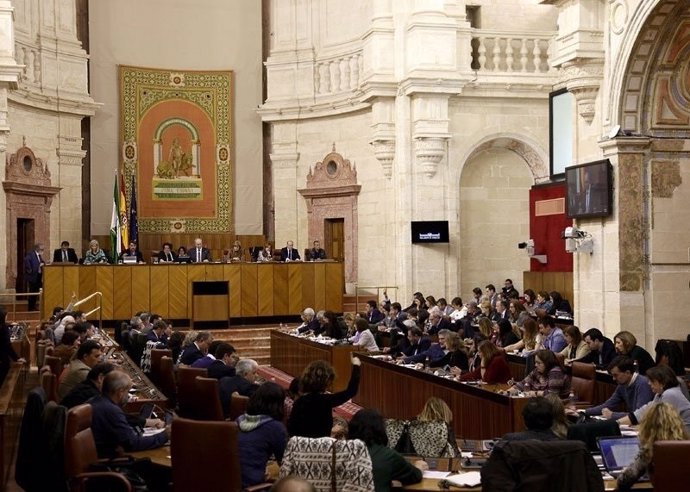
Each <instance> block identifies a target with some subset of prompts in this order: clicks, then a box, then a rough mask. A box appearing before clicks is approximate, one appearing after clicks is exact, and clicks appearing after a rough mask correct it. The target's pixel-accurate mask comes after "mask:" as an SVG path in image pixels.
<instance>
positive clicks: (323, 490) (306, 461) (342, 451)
mask: <svg viewBox="0 0 690 492" xmlns="http://www.w3.org/2000/svg"><path fill="white" fill-rule="evenodd" d="M288 475H296V476H298V477H301V478H304V479H305V480H308V481H309V482H311V483H312V484H313V485H314V487H315V488H316V490H317V491H318V492H330V491H331V490H359V491H362V492H364V491H371V492H374V477H373V472H372V467H371V457H370V456H369V451H368V450H367V447H366V445H365V444H364V443H363V442H362V441H360V440H358V439H355V440H351V441H349V440H345V439H332V438H330V437H319V438H310V437H298V436H295V437H292V438H290V440H289V441H288V444H287V448H286V449H285V454H284V455H283V463H282V464H281V466H280V476H281V478H282V477H286V476H288ZM334 480H335V484H334V483H333V481H334ZM334 485H335V489H333V486H334ZM487 490H488V489H487Z"/></svg>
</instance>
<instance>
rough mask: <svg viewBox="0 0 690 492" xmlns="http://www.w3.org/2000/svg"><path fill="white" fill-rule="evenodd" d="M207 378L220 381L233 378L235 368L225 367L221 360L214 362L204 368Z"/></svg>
mask: <svg viewBox="0 0 690 492" xmlns="http://www.w3.org/2000/svg"><path fill="white" fill-rule="evenodd" d="M206 371H207V372H208V377H210V378H214V379H220V378H224V377H233V376H234V375H235V368H234V367H230V366H226V365H225V363H224V362H223V361H222V360H214V361H213V362H211V365H210V366H208V367H207V368H206Z"/></svg>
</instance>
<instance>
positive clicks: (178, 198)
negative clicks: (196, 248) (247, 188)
mask: <svg viewBox="0 0 690 492" xmlns="http://www.w3.org/2000/svg"><path fill="white" fill-rule="evenodd" d="M120 88H121V89H120V114H121V134H120V139H121V145H122V163H123V172H124V174H125V183H126V186H128V187H129V186H131V181H132V180H131V176H133V175H134V176H136V178H137V179H136V183H137V188H138V189H137V199H138V206H139V209H138V216H139V230H140V231H141V232H152V233H164V232H233V229H234V224H233V219H232V217H233V213H232V204H233V193H232V190H233V181H234V179H233V171H234V163H233V160H232V156H233V152H232V149H233V145H234V142H233V137H232V135H233V126H232V125H233V120H232V100H233V82H232V72H230V71H209V72H191V71H184V72H180V71H171V70H158V69H149V68H139V67H129V66H120ZM130 196H131V190H129V189H128V190H127V198H128V199H129V197H130Z"/></svg>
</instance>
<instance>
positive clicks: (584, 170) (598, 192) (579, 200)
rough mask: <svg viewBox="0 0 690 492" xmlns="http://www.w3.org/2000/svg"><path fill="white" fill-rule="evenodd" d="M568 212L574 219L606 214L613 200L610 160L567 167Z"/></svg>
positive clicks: (610, 210) (610, 211)
mask: <svg viewBox="0 0 690 492" xmlns="http://www.w3.org/2000/svg"><path fill="white" fill-rule="evenodd" d="M565 184H566V203H567V210H566V215H567V216H568V217H570V218H571V219H582V218H587V217H607V216H609V215H611V213H612V211H613V209H612V205H611V204H612V202H613V178H612V172H611V163H610V162H609V160H608V159H604V160H601V161H595V162H589V163H587V164H579V165H577V166H570V167H567V168H566V169H565Z"/></svg>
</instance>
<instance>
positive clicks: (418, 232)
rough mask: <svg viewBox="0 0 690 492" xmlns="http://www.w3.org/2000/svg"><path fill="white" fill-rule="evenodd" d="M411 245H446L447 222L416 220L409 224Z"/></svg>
mask: <svg viewBox="0 0 690 492" xmlns="http://www.w3.org/2000/svg"><path fill="white" fill-rule="evenodd" d="M411 225H412V227H411V229H412V244H423V243H447V242H448V237H449V235H448V221H447V220H418V221H412V222H411Z"/></svg>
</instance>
